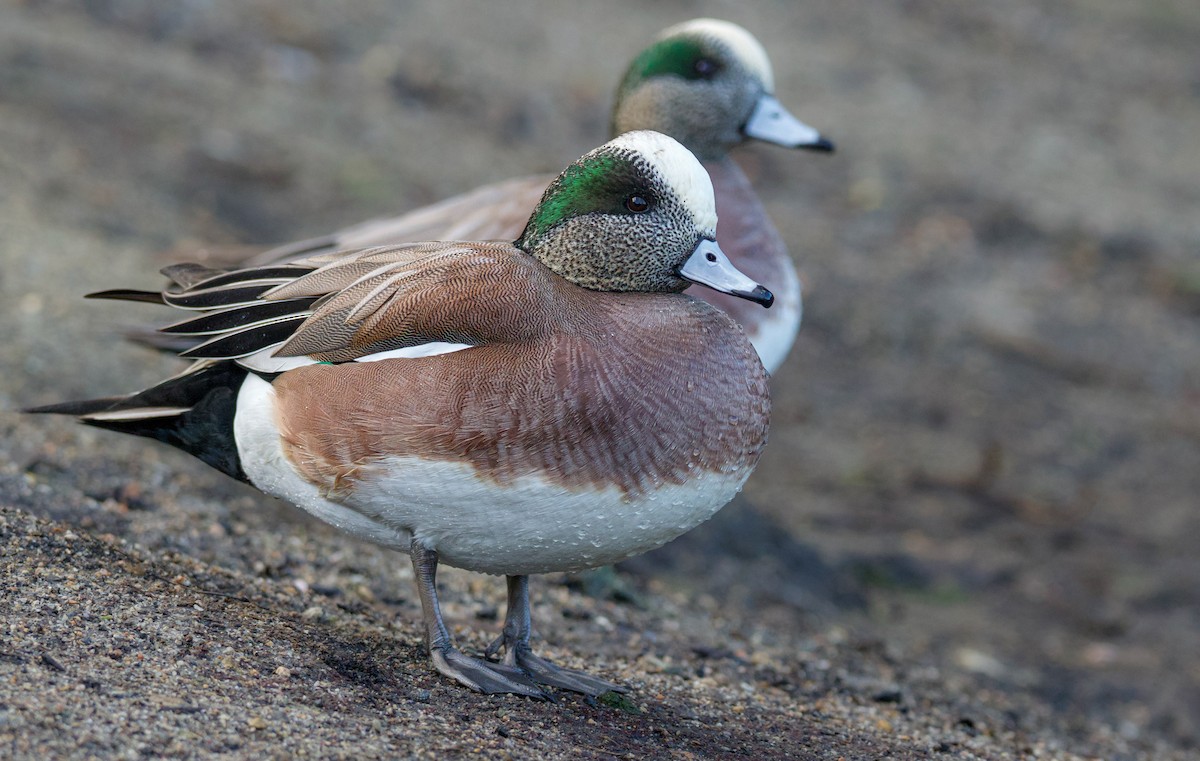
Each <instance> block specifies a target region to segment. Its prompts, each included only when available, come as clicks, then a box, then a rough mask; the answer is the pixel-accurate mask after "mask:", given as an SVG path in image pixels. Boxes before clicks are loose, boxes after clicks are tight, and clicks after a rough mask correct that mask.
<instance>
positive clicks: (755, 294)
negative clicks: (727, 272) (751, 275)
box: [735, 285, 775, 309]
mask: <svg viewBox="0 0 1200 761" xmlns="http://www.w3.org/2000/svg"><path fill="white" fill-rule="evenodd" d="M735 295H737V296H741V297H742V298H743V299H748V300H750V301H753V302H754V303H755V304H762V305H763V307H764V308H766V309H770V308H771V305H772V304H774V303H775V294H773V293H771V292H770V291H768V290H767V289H766V288H763V287H762V286H761V285H756V286H754V290H753V291H750V292H749V293H738V294H735Z"/></svg>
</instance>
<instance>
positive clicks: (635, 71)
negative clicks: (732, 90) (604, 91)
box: [620, 37, 717, 92]
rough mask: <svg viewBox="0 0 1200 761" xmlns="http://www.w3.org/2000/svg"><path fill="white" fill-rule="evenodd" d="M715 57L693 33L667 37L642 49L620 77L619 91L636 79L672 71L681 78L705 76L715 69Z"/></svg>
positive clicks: (665, 74) (636, 81) (630, 85)
mask: <svg viewBox="0 0 1200 761" xmlns="http://www.w3.org/2000/svg"><path fill="white" fill-rule="evenodd" d="M716 67H717V62H716V57H715V56H714V55H712V54H711V53H710V52H709V51H707V50H706V49H705V46H704V45H703V44H702V43H701V41H700V40H698V39H696V38H695V37H669V38H667V39H664V40H660V41H658V42H656V43H654V44H653V45H651V46H650V47H648V48H646V49H645V50H643V51H642V52H641V53H640V54H639V55H638V57H637V58H635V59H633V63H631V64H629V69H628V70H626V72H625V78H624V79H623V80H621V87H620V90H621V92H625V91H627V90H629V89H630V88H632V87H633V86H634V85H636V84H637V83H639V82H641V81H643V80H646V79H650V78H651V77H660V76H668V75H674V76H678V77H682V78H684V79H708V78H709V77H711V76H712V75H713V74H714V73H716Z"/></svg>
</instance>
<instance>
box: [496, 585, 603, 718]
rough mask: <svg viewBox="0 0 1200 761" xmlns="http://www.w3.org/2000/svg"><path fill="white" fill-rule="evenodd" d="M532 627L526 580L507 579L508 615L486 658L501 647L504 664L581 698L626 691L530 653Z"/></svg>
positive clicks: (542, 682)
mask: <svg viewBox="0 0 1200 761" xmlns="http://www.w3.org/2000/svg"><path fill="white" fill-rule="evenodd" d="M532 628H533V626H532V624H531V623H530V618H529V577H528V576H509V577H508V613H507V614H505V616H504V633H503V634H501V635H500V636H499V637H498V638H496V640H495V641H493V642H492V644H490V645H488V649H487V655H488V656H489V657H490V656H493V655H495V654H496V653H498V652H500V648H502V647H503V648H504V661H503V662H504V664H505V665H508V666H515V667H518V668H520V669H521V670H522V671H524V672H525V673H527V674H529V676H530V677H531V678H532V679H533V680H534V681H535V682H538V683H540V684H546V685H550V686H552V687H560V688H562V689H564V690H571V691H572V692H581V693H583V694H584V695H592V696H596V695H603V694H604V693H606V692H625V688H624V687H621V686H619V685H616V684H613V683H612V682H606V681H604V680H603V679H598V678H596V677H594V676H592V675H590V674H585V673H584V672H582V671H574V670H572V669H565V668H562V667H560V666H555V665H554V664H553V663H551V662H550V661H548V660H546V659H545V658H542V657H540V656H537V655H534V654H533V649H532V648H531V647H530V646H529V634H530V631H531V630H532Z"/></svg>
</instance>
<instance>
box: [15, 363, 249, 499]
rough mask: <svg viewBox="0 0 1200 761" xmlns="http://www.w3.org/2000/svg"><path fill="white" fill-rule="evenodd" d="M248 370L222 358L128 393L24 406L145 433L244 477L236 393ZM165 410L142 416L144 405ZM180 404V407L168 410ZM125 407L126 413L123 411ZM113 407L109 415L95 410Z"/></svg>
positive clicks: (113, 427) (96, 424) (35, 411)
mask: <svg viewBox="0 0 1200 761" xmlns="http://www.w3.org/2000/svg"><path fill="white" fill-rule="evenodd" d="M248 374H249V371H248V370H246V369H245V368H243V367H239V366H238V365H236V364H234V363H233V362H218V363H214V364H211V365H206V366H203V367H201V368H200V369H198V370H195V371H190V372H186V373H183V374H182V375H177V376H175V377H174V378H169V379H167V380H165V381H163V382H162V383H159V384H158V385H157V386H153V387H151V388H148V389H146V390H145V391H139V392H138V393H136V394H130V395H129V396H124V397H116V398H108V399H88V400H82V401H76V402H62V403H59V404H49V405H46V406H44V407H35V408H33V409H29V410H25V411H26V412H34V413H47V414H54V415H74V416H76V417H80V418H81V420H80V422H83V423H86V424H87V425H92V426H96V427H97V428H105V429H108V430H112V431H120V432H121V433H128V434H132V435H134V436H146V437H148V438H151V439H157V440H158V441H162V442H165V443H167V444H170V445H171V446H174V447H178V448H179V449H182V450H183V451H185V452H187V453H188V454H190V455H193V456H195V457H197V458H199V459H200V460H202V461H203V462H206V463H208V464H209V465H211V466H213V467H214V468H216V469H217V470H219V471H221V472H222V473H225V474H227V475H230V476H233V477H234V478H236V479H238V480H240V481H246V480H247V479H246V474H245V472H244V471H243V470H242V463H241V459H240V458H239V457H238V450H237V441H236V440H235V439H234V436H233V418H234V415H235V413H236V412H237V394H238V390H239V389H240V388H241V386H242V382H243V381H244V380H245V379H246V376H247V375H248ZM148 409H151V410H155V409H161V410H167V411H168V412H167V413H166V414H162V415H158V416H138V412H139V411H141V410H148ZM170 410H178V412H170ZM123 411H127V412H129V413H130V414H129V416H128V417H121V416H120V415H119V414H111V413H121V412H123ZM100 413H110V414H108V415H106V416H105V417H101V418H92V417H88V416H91V415H98V414H100Z"/></svg>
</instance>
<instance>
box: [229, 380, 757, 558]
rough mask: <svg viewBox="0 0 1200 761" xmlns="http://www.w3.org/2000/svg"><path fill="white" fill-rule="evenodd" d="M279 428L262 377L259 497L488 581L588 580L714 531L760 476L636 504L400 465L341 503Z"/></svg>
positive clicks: (246, 389)
mask: <svg viewBox="0 0 1200 761" xmlns="http://www.w3.org/2000/svg"><path fill="white" fill-rule="evenodd" d="M275 421H276V415H275V392H274V389H273V388H272V387H271V385H270V384H268V383H267V382H266V381H263V380H262V379H260V378H258V377H257V376H250V377H249V378H247V380H246V382H245V383H244V384H243V385H242V389H241V391H240V392H239V394H238V409H237V415H236V417H235V418H234V433H235V437H236V439H237V442H238V453H239V455H240V457H241V461H242V468H243V470H244V471H245V472H246V475H247V476H248V477H249V478H250V481H251V483H253V484H254V485H255V486H257V487H258V488H259V489H261V490H263V491H264V492H266V493H268V494H272V495H274V496H276V497H280V498H282V499H285V500H287V501H289V502H292V503H293V504H295V505H298V506H299V507H301V508H303V509H305V510H307V511H308V512H310V513H312V514H313V515H315V516H317V517H318V518H320V519H322V520H324V521H326V522H328V523H330V524H332V525H334V526H337V527H338V528H340V529H342V530H344V531H346V532H348V533H351V534H354V535H355V536H359V537H361V538H363V539H367V540H369V541H372V542H376V543H378V544H383V545H386V546H389V547H395V548H397V549H402V550H407V549H408V545H409V543H410V542H411V539H412V537H414V536H415V537H416V538H418V539H419V540H421V542H422V544H424V545H425V546H426V547H429V548H431V549H434V550H437V551H438V553H439V555H440V559H441V561H442V562H444V563H447V564H449V565H453V566H457V567H459V568H466V569H469V570H473V571H481V572H483V573H495V574H514V575H515V574H530V573H546V572H549V571H567V570H576V569H581V568H590V567H594V566H599V565H606V564H609V563H615V562H617V561H618V560H622V559H624V558H627V557H630V556H632V555H637V554H639V553H642V552H645V551H647V550H650V549H653V548H655V547H658V546H660V545H662V544H665V543H666V542H668V541H670V540H671V539H674V538H675V537H677V536H679V535H680V534H683V533H685V532H687V531H689V530H691V529H692V528H695V527H696V526H697V525H699V524H700V523H702V522H704V521H705V520H708V519H709V518H710V517H712V515H713V514H714V513H716V511H717V510H719V509H720V508H721V507H722V506H723V505H724V504H725V503H727V502H728V501H729V500H731V499H732V498H733V497H734V495H735V494H736V493H737V492H738V490H739V489H741V487H742V484H743V483H744V482H745V480H746V478H747V476H748V475H749V472H744V473H742V472H739V473H733V474H717V473H708V472H699V473H697V474H696V475H695V477H693V478H691V479H689V480H688V481H687V482H686V483H684V484H681V485H666V486H662V487H659V488H658V489H656V490H655V491H654V492H652V493H649V494H645V495H642V496H638V497H634V498H628V497H626V495H624V494H623V493H622V492H621V491H620V490H619V489H617V488H616V487H609V488H607V489H602V490H595V489H583V490H568V489H566V488H564V487H562V486H559V485H557V484H554V483H551V482H549V481H547V480H546V479H543V478H541V477H539V476H534V475H529V476H523V477H521V478H518V479H517V480H516V481H515V482H513V483H511V484H506V485H499V484H497V483H495V482H493V481H490V480H487V479H482V478H479V476H478V475H477V474H476V471H475V470H474V468H473V467H471V466H470V465H467V464H464V463H457V462H446V461H435V460H424V459H421V458H417V457H388V458H382V459H380V460H379V461H377V462H375V463H373V464H371V465H368V466H367V467H365V468H363V469H361V470H360V471H358V473H357V476H356V479H355V484H356V485H355V487H354V489H353V491H352V492H351V493H350V494H348V495H347V496H346V497H345V499H344V501H341V502H340V503H335V502H332V501H330V500H329V499H327V498H326V496H325V495H324V494H322V493H321V490H319V489H318V488H317V487H316V486H314V485H313V484H311V483H309V482H308V481H306V480H304V479H303V478H301V477H300V476H299V474H298V473H297V472H296V470H295V468H293V467H292V465H291V463H290V462H289V461H288V460H287V458H286V457H284V454H283V449H282V446H281V442H280V437H279V429H278V426H277V424H276V422H275Z"/></svg>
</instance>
